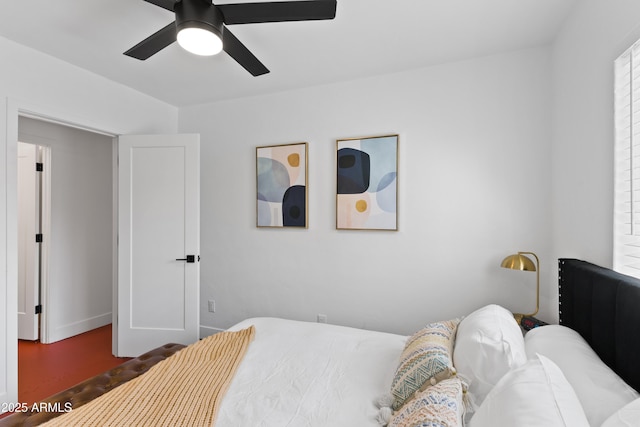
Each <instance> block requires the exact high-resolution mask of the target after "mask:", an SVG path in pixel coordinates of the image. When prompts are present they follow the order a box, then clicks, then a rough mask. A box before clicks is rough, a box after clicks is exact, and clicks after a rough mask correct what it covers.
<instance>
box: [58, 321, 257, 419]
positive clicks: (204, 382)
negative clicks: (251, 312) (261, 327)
mask: <svg viewBox="0 0 640 427" xmlns="http://www.w3.org/2000/svg"><path fill="white" fill-rule="evenodd" d="M254 334H255V328H254V327H253V326H251V327H249V328H247V329H243V330H241V331H237V332H220V333H217V334H215V335H211V336H210V337H207V338H205V339H203V340H201V341H198V342H197V343H195V344H192V345H190V346H188V347H186V348H184V349H183V350H180V351H179V352H177V353H176V354H174V355H173V356H171V357H169V358H168V359H165V360H163V361H161V362H159V363H158V364H157V365H155V366H153V367H152V368H151V369H149V371H147V372H146V373H145V374H143V375H141V376H139V377H137V378H134V379H133V380H131V381H129V382H127V383H125V384H123V385H121V386H119V387H117V388H115V389H113V390H111V391H110V392H109V393H106V394H104V395H102V396H100V397H98V398H97V399H95V400H93V401H91V402H89V403H87V404H86V405H83V406H81V407H79V408H78V409H73V410H72V411H71V412H69V413H67V414H64V415H61V416H59V417H57V418H54V419H53V420H51V421H49V422H48V423H46V424H45V425H47V426H74V427H75V426H154V427H155V426H172V427H173V426H189V427H191V426H212V425H213V423H214V421H215V418H216V414H217V413H218V409H219V408H220V403H221V402H222V398H223V396H224V393H225V392H226V390H227V388H228V387H229V384H230V383H231V379H232V378H233V375H234V373H235V371H236V369H237V367H238V365H239V364H240V362H241V360H242V358H243V356H244V354H245V353H246V351H247V347H248V346H249V343H250V342H251V341H252V340H253V336H254Z"/></svg>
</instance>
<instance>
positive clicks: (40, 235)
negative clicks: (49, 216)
mask: <svg viewBox="0 0 640 427" xmlns="http://www.w3.org/2000/svg"><path fill="white" fill-rule="evenodd" d="M36 243H42V233H38V234H36Z"/></svg>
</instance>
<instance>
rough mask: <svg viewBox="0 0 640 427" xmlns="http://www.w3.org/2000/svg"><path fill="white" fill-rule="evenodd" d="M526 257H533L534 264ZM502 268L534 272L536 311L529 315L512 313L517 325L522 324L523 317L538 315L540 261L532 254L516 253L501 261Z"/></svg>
mask: <svg viewBox="0 0 640 427" xmlns="http://www.w3.org/2000/svg"><path fill="white" fill-rule="evenodd" d="M525 254H526V255H533V257H534V258H535V259H536V263H535V264H534V263H533V261H531V258H529V257H528V256H525ZM500 267H502V268H509V269H511V270H520V271H535V272H536V311H534V312H533V313H531V314H522V313H514V314H513V316H514V317H515V318H516V320H517V321H518V324H520V322H522V318H523V317H525V316H535V315H536V314H538V310H539V309H540V260H539V259H538V256H537V255H536V254H534V253H533V252H518V253H517V254H514V255H509V256H508V257H506V258H505V259H503V260H502V263H501V264H500Z"/></svg>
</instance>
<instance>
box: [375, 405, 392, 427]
mask: <svg viewBox="0 0 640 427" xmlns="http://www.w3.org/2000/svg"><path fill="white" fill-rule="evenodd" d="M392 415H393V413H392V411H391V408H390V407H388V406H385V407H382V408H380V411H378V415H377V416H376V421H377V422H378V424H380V425H381V426H383V427H384V426H386V425H387V424H389V423H390V422H391V416H392Z"/></svg>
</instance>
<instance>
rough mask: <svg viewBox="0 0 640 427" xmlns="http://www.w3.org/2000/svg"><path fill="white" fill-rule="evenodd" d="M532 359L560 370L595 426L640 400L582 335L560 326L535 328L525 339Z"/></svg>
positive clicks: (528, 353)
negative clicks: (545, 360)
mask: <svg viewBox="0 0 640 427" xmlns="http://www.w3.org/2000/svg"><path fill="white" fill-rule="evenodd" d="M525 348H526V351H527V356H529V357H530V358H531V357H533V356H534V355H535V354H537V353H539V354H542V355H544V356H546V357H548V358H549V359H551V360H552V361H553V362H554V363H555V364H556V365H558V366H559V367H560V369H561V370H562V372H563V373H564V376H565V377H566V378H567V381H569V383H570V384H571V386H572V387H573V389H574V390H575V391H576V394H577V395H578V399H580V403H582V407H583V408H584V413H585V414H586V415H587V419H588V420H589V423H590V424H591V425H592V426H599V425H601V424H602V423H603V422H604V420H606V419H607V418H608V417H609V416H611V414H613V413H614V412H615V411H617V410H618V409H620V408H622V407H623V406H624V405H626V404H627V403H629V402H631V401H633V400H635V399H637V398H638V397H640V396H639V395H638V393H637V392H636V391H635V390H634V389H633V388H631V387H630V386H629V385H628V384H627V383H625V382H624V381H623V380H622V378H620V377H619V376H618V375H617V374H616V373H615V372H613V371H612V370H611V368H609V367H608V366H607V365H605V364H604V362H603V361H602V360H600V358H599V357H598V355H597V354H596V353H595V352H594V351H593V349H592V348H591V347H590V346H589V344H587V342H586V341H585V340H584V338H582V337H581V336H580V334H579V333H578V332H576V331H574V330H573V329H569V328H567V327H566V326H561V325H548V326H542V327H539V328H535V329H533V330H531V331H529V332H528V333H527V335H526V336H525Z"/></svg>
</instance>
